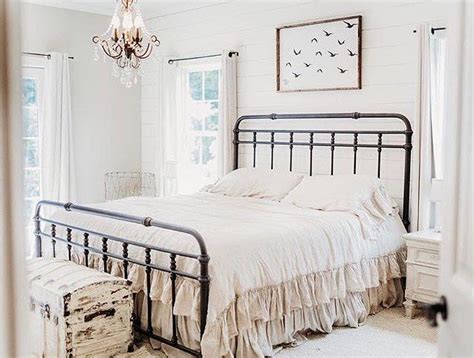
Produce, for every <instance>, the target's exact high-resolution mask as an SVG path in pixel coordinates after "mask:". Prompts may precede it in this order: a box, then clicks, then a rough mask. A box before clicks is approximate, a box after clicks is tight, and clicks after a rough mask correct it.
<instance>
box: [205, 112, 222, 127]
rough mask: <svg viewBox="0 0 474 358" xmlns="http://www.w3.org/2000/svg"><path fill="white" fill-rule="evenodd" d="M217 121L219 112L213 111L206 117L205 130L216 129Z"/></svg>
mask: <svg viewBox="0 0 474 358" xmlns="http://www.w3.org/2000/svg"><path fill="white" fill-rule="evenodd" d="M218 122H219V114H218V112H215V113H214V114H212V115H210V116H208V117H207V118H206V130H207V131H217V126H218Z"/></svg>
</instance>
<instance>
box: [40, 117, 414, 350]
mask: <svg viewBox="0 0 474 358" xmlns="http://www.w3.org/2000/svg"><path fill="white" fill-rule="evenodd" d="M344 118H352V119H360V118H396V119H399V120H401V121H402V122H403V123H404V125H405V129H404V130H398V131H394V130H375V131H374V130H313V129H311V130H291V129H247V128H246V129H241V128H240V124H241V123H242V122H244V121H246V120H255V119H256V120H278V119H281V120H293V119H344ZM240 133H252V134H253V139H252V140H240V139H239V134H240ZM258 133H267V134H270V140H269V141H266V140H258V137H257V135H258ZM276 133H286V134H288V135H289V140H288V141H275V134H276ZM295 134H308V136H309V138H308V142H301V141H294V135H295ZM315 134H328V135H329V141H328V142H315V141H314V135H315ZM338 134H352V135H353V142H352V143H343V142H336V135H338ZM366 134H367V135H376V137H377V142H376V143H375V144H363V143H359V141H358V137H359V135H366ZM394 134H398V135H400V134H403V135H405V143H404V144H403V145H398V144H384V143H383V141H382V137H383V136H384V135H394ZM412 134H413V132H412V129H411V125H410V122H409V121H408V119H407V118H406V117H405V116H403V115H401V114H397V113H357V112H354V113H307V114H270V115H248V116H242V117H240V118H239V119H238V120H237V122H236V124H235V127H234V140H233V143H234V169H237V168H238V166H239V145H241V144H251V145H252V146H253V166H254V167H255V166H256V164H257V145H269V146H270V148H271V169H273V162H274V147H275V146H288V147H289V162H290V164H289V169H290V171H292V170H293V148H294V146H307V147H309V153H310V160H309V175H312V174H313V148H314V147H329V148H330V150H331V165H330V174H331V175H332V174H334V151H335V148H336V147H350V148H353V151H354V165H353V173H354V174H355V173H356V172H357V149H358V148H374V149H377V152H378V166H377V176H378V177H380V171H381V159H382V149H383V148H392V149H403V150H404V151H405V165H404V190H403V210H402V220H403V223H404V225H405V227H407V228H408V226H409V197H410V163H411V149H412V143H411V139H412ZM43 207H55V208H63V209H64V210H66V211H71V212H79V213H85V214H89V215H92V216H100V217H105V218H109V219H114V220H118V221H125V222H129V223H134V224H138V225H143V226H145V227H157V228H161V229H165V230H170V231H175V232H180V233H184V234H187V235H190V236H191V237H193V238H194V239H195V240H196V242H197V244H198V245H199V251H200V253H199V254H195V253H188V252H182V251H177V250H171V249H168V248H164V247H160V246H153V245H149V244H143V243H140V242H137V241H132V240H128V239H126V238H122V237H118V236H111V235H106V234H104V233H100V232H96V231H93V230H89V229H86V228H81V227H78V226H75V225H71V224H68V223H65V222H60V221H58V220H53V219H50V218H46V217H45V216H43V215H42V212H41V209H42V208H43ZM34 222H35V232H34V234H35V238H36V256H38V257H39V256H42V255H43V247H42V246H43V241H48V240H49V242H50V244H51V251H52V255H53V256H54V257H56V244H57V243H58V242H60V243H62V244H64V245H66V247H67V255H68V259H69V260H72V248H73V247H75V248H76V249H79V250H82V253H83V257H84V264H85V265H86V266H89V256H90V254H96V255H98V256H99V257H101V261H102V268H103V270H104V272H107V270H108V262H109V260H111V259H113V260H117V261H120V262H122V265H123V277H124V278H125V279H128V268H129V265H130V264H135V265H139V266H142V267H144V268H145V275H146V288H145V290H146V292H144V294H145V295H146V301H145V302H146V308H147V316H146V329H143V328H142V324H141V322H140V318H139V315H138V314H137V313H136V312H135V313H134V319H133V324H134V329H135V331H136V332H138V333H140V334H142V335H144V336H147V337H150V338H153V339H156V340H158V341H160V342H162V343H164V344H167V345H169V346H172V347H175V348H177V349H179V350H181V351H184V352H187V353H189V354H190V355H192V356H196V357H201V352H200V351H198V350H195V349H191V348H189V347H187V346H185V345H184V344H182V343H180V342H179V340H178V334H179V331H178V320H177V317H176V315H175V314H174V312H172V338H171V339H168V338H165V337H162V336H160V335H158V334H156V333H155V332H154V330H153V323H152V305H153V302H152V299H151V273H152V270H156V271H160V272H164V273H167V274H169V275H170V279H171V284H172V288H171V295H172V298H171V305H172V309H173V308H174V306H175V302H176V280H177V278H178V277H183V278H187V279H191V280H196V281H198V282H199V285H200V322H199V325H200V330H201V338H202V336H203V334H204V330H205V327H206V319H207V311H208V304H209V284H210V279H211V278H210V276H209V260H210V257H209V255H208V253H207V248H206V244H205V241H204V239H203V237H202V236H201V234H200V233H199V232H198V231H196V230H195V229H193V228H190V227H186V226H181V225H177V224H172V223H166V222H162V221H159V220H155V219H153V218H151V217H139V216H134V215H129V214H125V213H117V212H112V211H107V210H103V209H97V208H92V207H87V206H82V205H76V204H72V203H61V202H55V201H49V200H42V201H40V202H39V203H38V204H37V206H36V211H35V216H34ZM42 224H43V225H42ZM47 225H50V231H49V232H46V231H45V230H46V226H47ZM42 226H43V228H42ZM57 227H63V228H65V229H66V237H60V236H58V235H57V232H56V229H57ZM73 230H75V231H77V232H79V233H81V234H82V235H81V236H82V242H78V241H74V240H73V238H72V231H73ZM91 235H92V236H94V237H99V238H101V242H102V247H100V248H98V247H93V246H91V245H90V241H89V240H90V236H91ZM112 241H113V242H119V243H121V244H122V253H121V254H116V253H112V252H109V249H108V243H109V242H112ZM130 247H136V248H138V250H143V253H144V255H145V260H143V261H142V260H139V259H137V258H133V257H130V256H129V248H130ZM152 252H160V253H165V254H168V255H169V258H170V264H169V267H165V266H160V265H157V264H155V263H153V262H152V256H151V253H152ZM177 257H185V258H188V259H193V260H196V261H197V262H198V263H199V266H200V272H199V275H196V274H193V273H190V272H185V271H181V270H179V269H178V267H177V263H176V258H177Z"/></svg>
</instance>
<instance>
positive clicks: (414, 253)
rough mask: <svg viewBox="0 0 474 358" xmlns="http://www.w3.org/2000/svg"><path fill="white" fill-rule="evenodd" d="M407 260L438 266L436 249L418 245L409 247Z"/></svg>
mask: <svg viewBox="0 0 474 358" xmlns="http://www.w3.org/2000/svg"><path fill="white" fill-rule="evenodd" d="M407 261H408V262H412V263H416V264H421V265H430V266H435V267H438V266H439V253H438V251H434V250H429V249H424V248H420V247H409V248H408V257H407Z"/></svg>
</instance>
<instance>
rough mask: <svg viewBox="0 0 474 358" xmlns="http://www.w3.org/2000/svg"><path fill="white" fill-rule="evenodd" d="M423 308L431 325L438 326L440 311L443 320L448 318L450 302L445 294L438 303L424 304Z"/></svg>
mask: <svg viewBox="0 0 474 358" xmlns="http://www.w3.org/2000/svg"><path fill="white" fill-rule="evenodd" d="M423 309H424V311H425V317H426V319H427V320H428V323H429V324H430V326H431V327H438V313H440V314H441V318H442V319H443V321H446V320H447V319H448V304H447V302H446V297H445V296H441V298H440V299H439V302H437V303H432V304H426V305H424V306H423Z"/></svg>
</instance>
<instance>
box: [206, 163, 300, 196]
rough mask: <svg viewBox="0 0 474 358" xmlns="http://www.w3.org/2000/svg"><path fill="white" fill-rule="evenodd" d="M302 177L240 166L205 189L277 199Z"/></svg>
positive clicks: (210, 191)
mask: <svg viewBox="0 0 474 358" xmlns="http://www.w3.org/2000/svg"><path fill="white" fill-rule="evenodd" d="M302 179H303V176H302V175H299V174H295V173H292V172H287V171H279V170H271V169H261V168H240V169H237V170H234V171H233V172H230V173H229V174H227V175H226V176H224V177H223V178H222V179H220V180H219V181H218V182H217V183H216V184H213V185H211V186H209V187H207V188H206V191H207V192H208V193H215V194H222V195H228V196H240V197H253V198H262V199H270V200H277V201H279V200H281V199H283V198H284V197H285V196H286V195H287V194H288V193H289V191H290V190H292V189H293V188H294V187H296V186H297V185H298V184H299V182H300V181H301V180H302Z"/></svg>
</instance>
